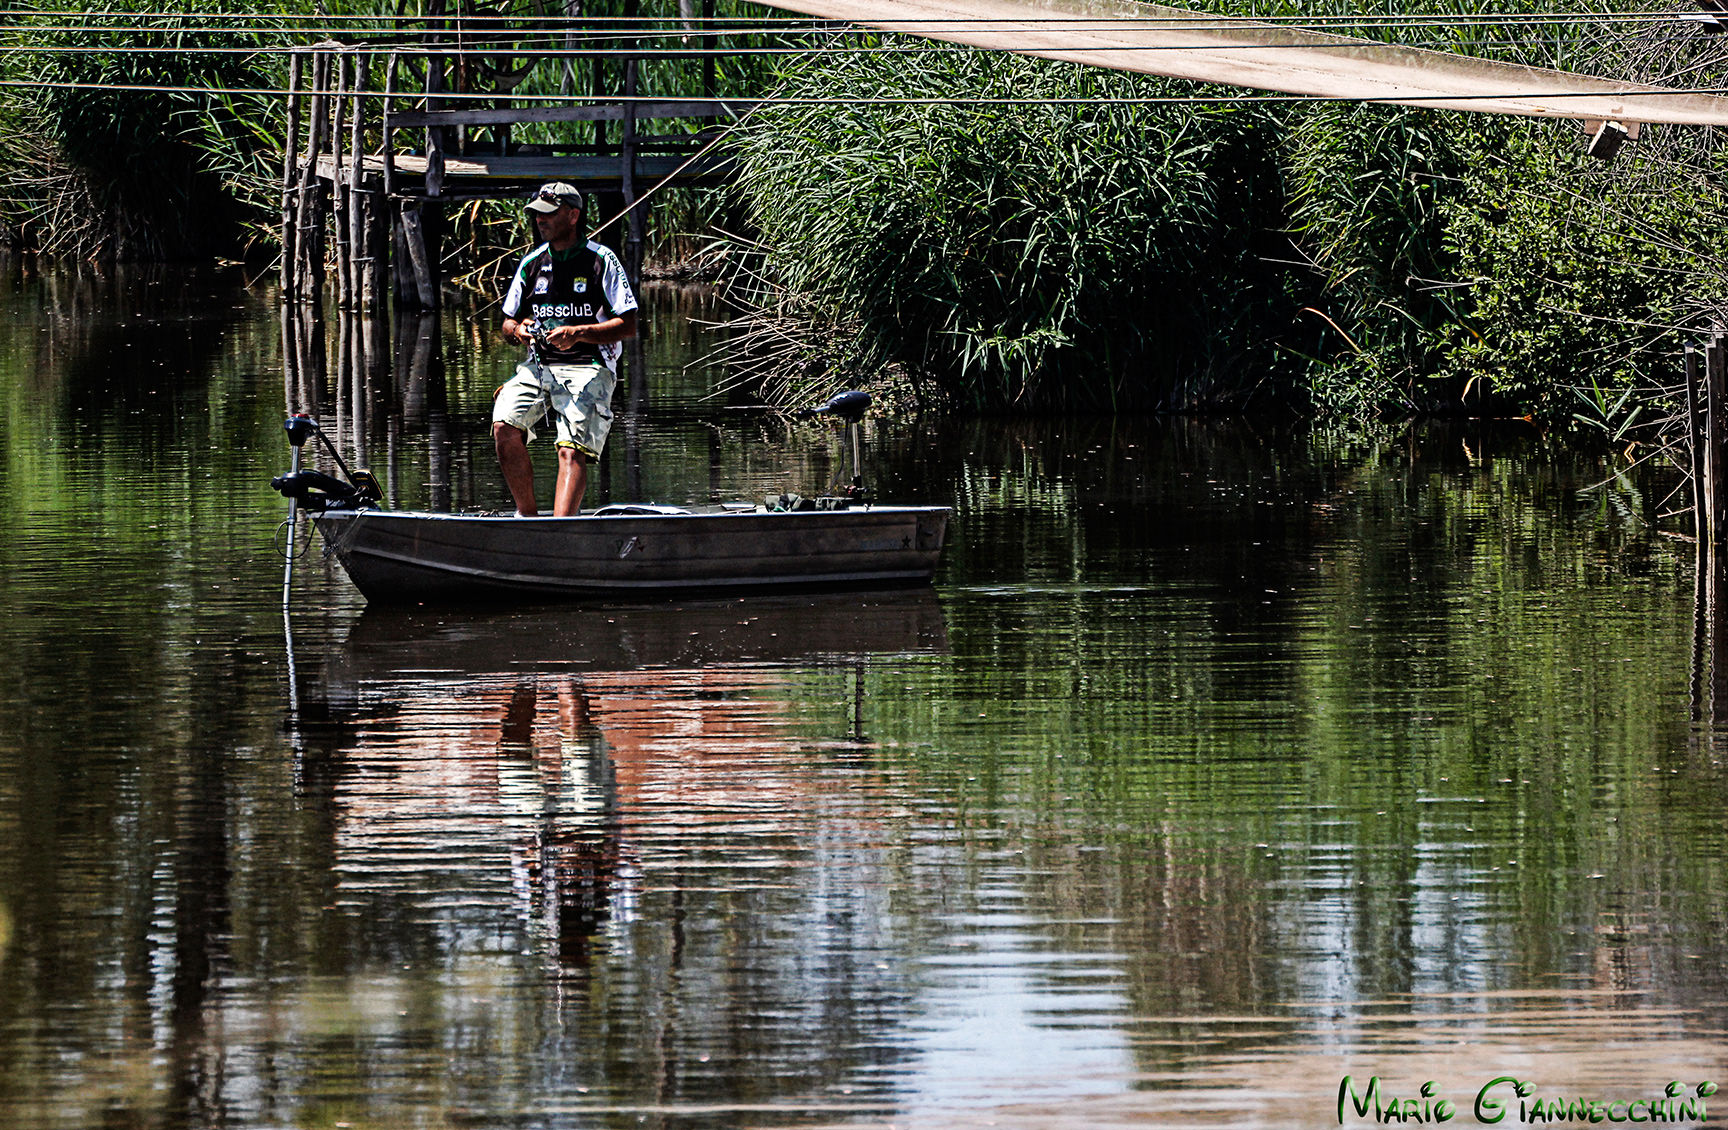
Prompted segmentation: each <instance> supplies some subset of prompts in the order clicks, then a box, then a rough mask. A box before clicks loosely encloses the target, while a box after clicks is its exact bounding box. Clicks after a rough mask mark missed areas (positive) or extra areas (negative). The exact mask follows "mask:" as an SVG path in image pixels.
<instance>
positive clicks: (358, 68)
mask: <svg viewBox="0 0 1728 1130" xmlns="http://www.w3.org/2000/svg"><path fill="white" fill-rule="evenodd" d="M349 71H350V75H349V112H348V130H349V134H348V301H349V303H350V304H351V305H352V307H353V308H354V309H356V310H362V309H366V308H367V306H368V303H369V299H370V296H369V295H368V294H367V293H366V291H367V286H366V281H367V278H368V275H367V264H368V263H369V262H370V260H371V252H370V250H369V249H368V248H367V246H366V232H367V224H366V215H367V211H368V203H369V202H368V201H367V199H366V196H367V192H366V188H365V185H364V183H363V181H362V177H361V173H362V172H363V168H362V166H363V162H362V161H361V159H360V158H361V156H362V154H364V152H365V144H366V137H365V131H364V127H365V120H364V118H363V117H362V107H363V106H364V105H365V102H364V101H363V100H362V98H363V95H364V93H365V90H366V79H367V71H368V67H367V65H366V56H364V55H362V54H360V53H359V52H355V54H354V63H353V66H352V67H350V68H349Z"/></svg>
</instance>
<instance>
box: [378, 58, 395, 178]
mask: <svg viewBox="0 0 1728 1130" xmlns="http://www.w3.org/2000/svg"><path fill="white" fill-rule="evenodd" d="M398 61H399V60H398V57H397V55H396V52H394V51H392V52H390V59H389V61H388V62H387V63H385V64H384V109H383V112H382V115H381V117H380V120H379V125H378V130H379V133H380V134H381V135H382V136H381V137H380V138H379V139H378V156H379V158H380V159H381V160H382V162H383V165H384V173H383V176H384V195H385V196H386V197H393V196H395V195H396V142H395V130H394V129H393V128H392V127H391V124H390V117H391V114H392V113H393V112H394V110H395V107H394V105H393V103H394V102H395V100H396V66H397V63H398Z"/></svg>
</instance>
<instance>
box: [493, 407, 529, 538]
mask: <svg viewBox="0 0 1728 1130" xmlns="http://www.w3.org/2000/svg"><path fill="white" fill-rule="evenodd" d="M492 446H493V447H494V448H495V449H496V450H497V452H498V469H499V470H501V471H503V472H504V485H505V486H507V487H509V488H510V498H511V499H512V500H513V501H514V502H515V503H516V513H518V514H521V515H523V516H525V517H529V518H532V517H534V516H535V515H537V514H539V513H540V507H539V504H538V503H536V502H535V501H534V464H533V462H531V461H530V460H529V458H528V436H527V433H526V432H524V431H523V430H522V429H521V428H518V427H516V426H515V425H514V424H506V423H503V422H502V421H500V422H498V423H495V424H493V425H492Z"/></svg>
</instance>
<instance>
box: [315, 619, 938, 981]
mask: <svg viewBox="0 0 1728 1130" xmlns="http://www.w3.org/2000/svg"><path fill="white" fill-rule="evenodd" d="M947 644H948V641H947V632H946V628H945V625H944V621H943V615H942V607H941V605H940V603H938V601H937V599H936V596H935V594H934V593H933V592H932V591H930V590H928V589H921V590H903V591H895V592H879V593H853V594H836V593H829V594H798V595H790V594H773V595H764V596H759V597H753V598H751V599H749V600H737V599H733V600H702V601H693V602H680V603H677V604H672V603H666V602H661V603H655V604H645V605H636V606H624V607H595V606H588V607H584V606H572V607H567V608H558V609H547V608H541V609H539V610H532V611H510V612H505V611H489V610H478V611H473V612H464V613H463V614H462V615H459V616H449V615H441V614H439V613H437V612H435V611H432V610H426V609H411V608H394V607H377V606H373V607H369V608H367V609H366V611H365V612H364V613H363V614H362V615H361V616H360V617H359V618H358V619H357V620H355V621H354V624H353V626H352V628H351V630H350V631H349V633H348V637H347V639H346V640H344V641H342V642H341V643H340V644H338V645H337V646H336V648H335V650H334V652H333V654H331V655H330V657H329V658H328V660H327V661H326V663H325V664H324V670H323V678H322V679H321V680H319V681H317V683H316V684H315V686H314V692H313V694H312V695H311V696H310V698H311V703H312V709H311V711H310V717H307V716H303V715H300V714H299V713H298V711H297V712H296V718H295V720H294V724H295V725H296V726H297V727H303V728H302V729H300V730H299V743H298V744H299V746H300V748H301V750H302V753H301V758H300V767H299V769H298V774H299V785H300V795H302V796H305V797H307V798H309V803H314V804H317V805H319V807H320V809H321V811H323V812H325V813H326V814H327V820H326V823H327V827H328V830H329V836H330V845H331V851H330V856H331V860H332V863H331V871H332V873H333V874H334V876H335V881H336V889H335V891H334V892H333V893H332V896H331V900H330V901H331V905H332V906H334V907H335V908H337V909H339V910H341V911H343V912H344V913H347V914H351V915H354V916H356V917H364V918H367V919H373V920H380V921H393V922H398V923H404V924H409V925H411V927H412V928H413V929H416V930H419V931H422V932H424V934H425V936H426V937H427V938H429V939H431V940H432V941H433V944H441V945H446V946H449V947H450V948H451V950H452V951H456V950H461V951H463V952H473V951H476V950H485V949H487V948H489V947H490V948H496V949H498V950H499V951H501V952H507V953H520V952H523V951H526V950H530V949H538V950H540V951H541V952H544V953H545V954H547V956H548V958H549V959H551V962H552V964H554V965H556V966H557V967H558V968H560V969H561V970H562V971H564V972H570V971H572V970H575V969H577V968H580V967H582V966H584V965H586V964H587V963H588V961H589V959H590V950H591V948H592V944H593V943H592V939H593V938H594V937H595V936H596V935H597V934H601V933H603V932H604V931H605V930H606V929H607V924H608V923H609V922H611V923H616V922H622V921H628V920H629V917H630V915H631V914H632V913H633V909H632V908H633V907H634V905H635V904H636V901H637V899H638V898H639V897H640V893H641V890H642V889H643V882H644V880H643V876H644V874H649V873H651V872H653V870H654V868H653V867H652V866H650V863H651V862H652V861H653V860H655V859H657V858H659V855H658V853H660V852H664V851H666V850H668V848H667V846H666V845H667V844H668V843H671V844H673V845H674V849H673V850H674V851H675V854H677V855H678V856H679V857H680V858H682V854H683V853H684V852H685V851H686V850H696V849H699V850H701V851H702V852H705V853H706V855H705V858H706V859H707V861H708V863H709V864H710V865H715V864H716V863H717V862H718V863H719V864H721V865H723V864H724V863H725V861H726V859H727V858H728V856H727V852H728V851H730V850H731V849H732V847H733V846H734V845H744V846H742V847H741V848H740V849H739V850H741V851H742V852H744V853H745V854H748V853H750V852H751V851H754V850H755V848H754V846H753V845H754V844H756V843H757V842H759V837H760V836H761V834H762V829H763V828H764V827H784V828H786V829H789V830H791V831H789V832H788V834H789V835H792V834H796V833H797V832H798V831H800V830H801V829H802V828H803V827H804V825H803V824H802V823H800V821H803V820H805V819H808V818H811V816H810V814H811V813H813V812H819V811H820V810H821V806H822V805H823V803H824V802H825V800H826V799H827V797H828V794H825V793H824V792H823V787H822V786H823V782H826V781H831V780H833V779H834V778H830V777H826V776H824V775H823V772H822V767H823V766H824V765H827V764H829V763H830V761H831V760H833V759H834V755H833V754H832V753H830V752H828V751H830V750H833V749H836V748H838V749H841V750H842V751H844V752H843V754H842V755H841V757H840V758H839V763H840V764H842V765H844V766H847V767H846V768H845V769H844V770H843V772H844V774H845V775H844V777H843V779H845V780H847V781H852V780H853V779H854V778H853V777H852V776H851V774H852V773H853V772H854V770H853V769H852V768H851V767H850V766H851V762H850V761H849V760H847V758H849V757H850V756H851V755H852V754H853V753H855V751H856V750H858V749H859V748H862V743H864V742H865V741H866V739H864V738H863V736H862V733H861V730H860V729H859V727H860V726H861V725H862V717H863V711H862V708H861V706H859V705H858V704H859V703H861V702H862V694H863V685H864V682H863V680H864V676H863V670H864V667H865V664H864V663H863V662H862V659H863V657H865V656H886V655H912V656H917V655H927V654H932V653H941V652H945V651H946V649H947ZM835 660H850V661H855V667H854V665H853V664H850V663H849V664H840V663H835V662H834V661H835ZM795 664H806V665H814V666H815V667H817V668H818V670H817V671H816V672H815V673H814V674H809V673H804V672H794V671H793V670H791V668H792V666H793V665H795ZM821 668H826V670H821ZM843 679H844V680H847V681H849V682H850V683H851V684H852V686H853V691H852V700H853V708H852V711H851V712H850V713H849V716H848V718H847V719H846V720H845V721H844V722H843V723H841V724H839V725H837V724H836V723H835V721H834V719H833V717H832V715H833V714H835V713H837V712H839V711H838V710H837V709H836V707H837V705H838V706H839V707H842V708H843V707H844V704H843V703H841V704H836V703H835V702H834V701H833V700H832V699H830V698H828V697H826V696H824V697H823V698H822V699H821V700H820V701H819V702H818V703H816V704H815V705H813V704H812V696H811V695H810V687H811V686H813V685H814V686H820V685H826V686H828V687H831V688H832V687H834V686H836V685H838V684H839V683H840V682H841V680H843ZM841 729H843V730H844V736H843V737H842V736H839V734H838V733H837V731H839V730H841ZM846 811H847V813H848V815H849V817H852V818H856V816H857V813H858V811H859V810H858V809H857V808H856V807H848V808H847V810H846ZM668 829H671V831H670V832H668V831H667V830H668ZM663 834H667V835H670V837H671V838H670V840H665V839H661V838H658V837H660V836H662V835H663ZM650 881H652V880H650Z"/></svg>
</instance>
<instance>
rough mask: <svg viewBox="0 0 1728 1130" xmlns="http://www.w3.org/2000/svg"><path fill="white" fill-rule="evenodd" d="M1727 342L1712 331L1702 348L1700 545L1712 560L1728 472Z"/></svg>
mask: <svg viewBox="0 0 1728 1130" xmlns="http://www.w3.org/2000/svg"><path fill="white" fill-rule="evenodd" d="M1725 393H1728V341H1725V340H1724V337H1723V335H1722V334H1721V333H1720V332H1713V333H1712V334H1711V336H1710V343H1709V344H1708V345H1707V346H1705V349H1704V490H1703V495H1704V499H1705V511H1704V544H1705V547H1706V553H1707V555H1708V556H1709V558H1710V559H1711V560H1712V561H1714V560H1716V559H1717V558H1718V557H1719V556H1720V552H1721V548H1722V520H1723V510H1724V508H1723V501H1724V498H1723V496H1724V492H1725V489H1728V475H1725V474H1724V471H1725V468H1724V465H1723V444H1724V443H1725V442H1728V404H1725V403H1724V400H1723V398H1724V394H1725Z"/></svg>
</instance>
